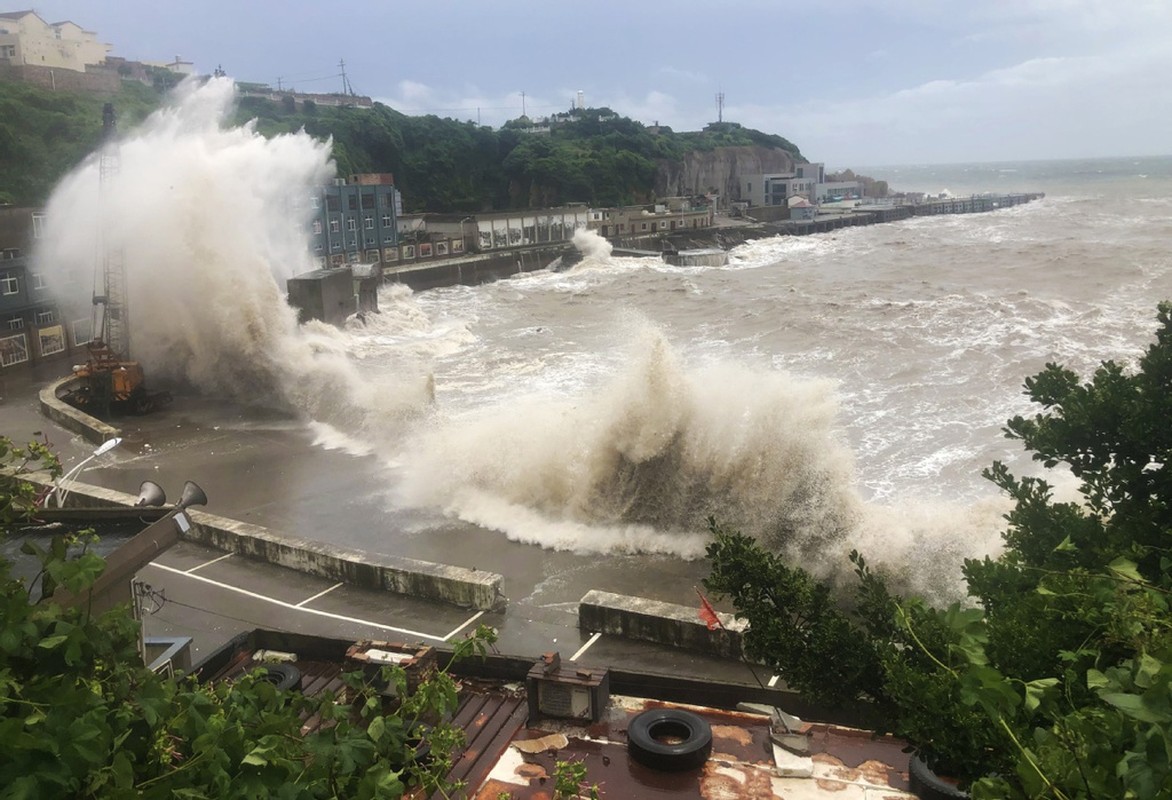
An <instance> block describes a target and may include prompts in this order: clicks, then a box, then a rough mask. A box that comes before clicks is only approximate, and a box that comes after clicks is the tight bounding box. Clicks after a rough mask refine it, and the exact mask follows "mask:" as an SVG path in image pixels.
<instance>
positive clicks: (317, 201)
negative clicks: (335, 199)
mask: <svg viewBox="0 0 1172 800" xmlns="http://www.w3.org/2000/svg"><path fill="white" fill-rule="evenodd" d="M309 207H310V208H321V198H320V197H318V196H317V195H316V194H311V195H310V196H309Z"/></svg>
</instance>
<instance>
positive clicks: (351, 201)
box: [346, 194, 358, 211]
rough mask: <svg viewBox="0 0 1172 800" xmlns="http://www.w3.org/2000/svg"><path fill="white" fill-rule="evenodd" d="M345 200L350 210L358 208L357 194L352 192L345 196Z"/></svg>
mask: <svg viewBox="0 0 1172 800" xmlns="http://www.w3.org/2000/svg"><path fill="white" fill-rule="evenodd" d="M346 200H347V203H346V205H347V207H348V208H349V209H350V210H351V211H357V210H358V195H356V194H352V195H350V196H349V197H347V198H346Z"/></svg>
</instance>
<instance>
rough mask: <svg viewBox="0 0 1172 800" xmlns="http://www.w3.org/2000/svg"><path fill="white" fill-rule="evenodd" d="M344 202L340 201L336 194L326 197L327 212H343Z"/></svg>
mask: <svg viewBox="0 0 1172 800" xmlns="http://www.w3.org/2000/svg"><path fill="white" fill-rule="evenodd" d="M341 210H342V201H341V200H339V199H338V196H337V195H336V194H331V195H327V196H326V211H341Z"/></svg>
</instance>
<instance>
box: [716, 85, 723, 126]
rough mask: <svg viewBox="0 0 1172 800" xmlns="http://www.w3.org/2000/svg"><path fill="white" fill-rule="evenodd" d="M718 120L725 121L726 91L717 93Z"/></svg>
mask: <svg viewBox="0 0 1172 800" xmlns="http://www.w3.org/2000/svg"><path fill="white" fill-rule="evenodd" d="M716 121H717V122H724V92H717V93H716Z"/></svg>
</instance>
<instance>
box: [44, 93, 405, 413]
mask: <svg viewBox="0 0 1172 800" xmlns="http://www.w3.org/2000/svg"><path fill="white" fill-rule="evenodd" d="M234 94H235V92H234V85H233V84H232V82H231V81H229V80H227V79H212V80H210V81H207V82H206V83H203V84H197V83H195V82H190V81H189V82H186V83H185V84H184V85H182V86H181V87H180V88H179V89H178V90H177V92H176V95H175V97H174V98H173V102H172V104H171V105H168V106H167V107H165V108H163V109H162V110H160V111H158V112H156V113H155V114H153V115H152V116H151V117H150V118H149V119H148V120H146V122H145V123H144V124H143V125H142V126H140V127H139V128H138V129H136V130H134V131H132V132H130V133H129V134H127V135H125V136H124V137H123V138H122V139H121V140H120V141H118V142H116V143H115V144H114V145H113V146H116V147H117V148H118V155H119V158H118V162H119V167H118V170H117V171H116V172H114V173H113V174H109V175H107V176H105V177H103V178H100V177H99V162H98V159H97V158H96V157H94V158H91V159H90V160H88V161H87V162H86V163H84V164H83V165H81V166H80V167H79V168H78V169H77V170H75V171H74V172H73V173H72V174H70V175H69V176H68V177H67V178H65V180H63V181H62V182H61V184H60V185H59V186H58V187H57V189H56V190H55V191H54V193H53V196H52V198H51V199H50V201H49V203H48V206H47V209H46V210H47V214H48V221H49V225H48V232H47V234H48V235H47V237H46V242H45V245H44V246H43V247H42V248H41V249H40V250H39V251H38V253H37V254H36V258H37V259H38V262H39V263H40V264H41V265H42V269H43V270H45V271H46V272H47V273H48V274H50V275H53V276H57V278H56V280H54V284H55V285H56V287H57V288H58V289H59V290H60V291H59V294H61V295H62V297H61V302H62V303H63V305H65V306H67V307H68V306H73V307H77V308H80V307H83V306H85V307H88V301H89V292H90V289H91V283H90V280H89V276H90V275H98V274H99V272H98V270H100V268H101V252H102V250H103V248H106V249H108V251H109V252H118V253H120V254H121V258H122V260H123V262H124V264H125V269H126V277H127V292H128V306H129V323H130V339H131V356H132V357H134V358H136V359H138V360H140V361H142V362H143V364H144V366H145V367H146V369H147V371H148V375H149V376H150V379H151V381H152V383H155V384H159V383H163V382H166V381H168V380H169V381H172V382H174V381H180V382H186V383H189V384H191V385H193V386H195V387H197V388H198V390H200V391H202V392H204V393H208V394H215V395H218V396H223V397H228V398H233V399H237V400H241V401H245V402H251V403H257V402H260V403H265V404H271V405H277V406H282V407H287V408H290V409H293V410H296V411H298V412H302V413H305V414H308V415H309V416H311V417H313V418H315V419H319V420H325V421H330V422H342V423H344V424H345V425H346V427H348V428H351V429H353V428H363V427H368V423H369V422H370V421H371V420H372V418H374V417H375V416H383V417H386V416H392V417H393V416H394V413H395V412H398V411H401V410H403V409H405V408H410V407H411V406H412V405H413V404H414V403H416V402H418V400H419V399H420V394H419V392H415V395H414V396H412V391H411V389H412V387H420V386H422V382H421V381H399V382H396V384H395V385H396V386H406V387H407V389H398V390H394V391H392V390H390V389H389V387H387V386H375V385H372V384H371V382H370V381H368V380H366V379H364V378H363V377H361V376H360V375H359V374H358V372H357V370H356V369H355V367H354V365H353V363H352V362H351V361H350V359H349V358H348V356H347V353H346V351H347V349H348V348H347V344H346V342H345V337H344V335H343V334H342V333H341V332H338V331H336V330H334V329H332V328H330V327H328V326H324V325H314V324H310V325H307V326H304V327H299V326H298V324H297V319H296V313H295V311H294V310H293V309H291V308H290V307H289V306H288V304H287V303H286V301H285V287H284V281H285V279H287V278H288V277H290V276H292V275H295V274H297V273H301V272H305V271H307V270H309V269H312V268H313V265H312V263H311V260H310V256H309V249H308V247H307V237H306V232H305V231H306V225H307V223H308V219H309V217H308V215H309V213H310V207H309V197H310V194H311V190H312V188H313V187H316V186H320V185H321V184H323V183H325V182H327V181H328V180H329V179H330V178H331V177H332V176H333V172H334V165H333V163H332V162H331V161H330V158H329V154H330V145H329V143H328V142H322V141H319V140H315V139H314V138H312V137H311V136H308V135H307V134H305V133H304V132H300V133H296V134H286V135H280V136H276V137H273V138H272V139H266V138H265V137H263V136H261V135H260V134H259V133H257V131H256V130H255V128H254V126H253V125H251V124H249V125H245V126H243V127H229V126H227V125H226V120H227V118H228V115H229V113H230V112H231V110H232V107H233V102H234ZM70 275H72V276H84V278H83V279H82V280H80V281H74V282H72V283H71V282H70V281H68V280H66V276H70ZM98 285H99V286H100V277H99V278H98ZM78 301H80V302H78ZM84 313H86V314H88V311H86V312H84ZM79 315H80V312H79Z"/></svg>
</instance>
